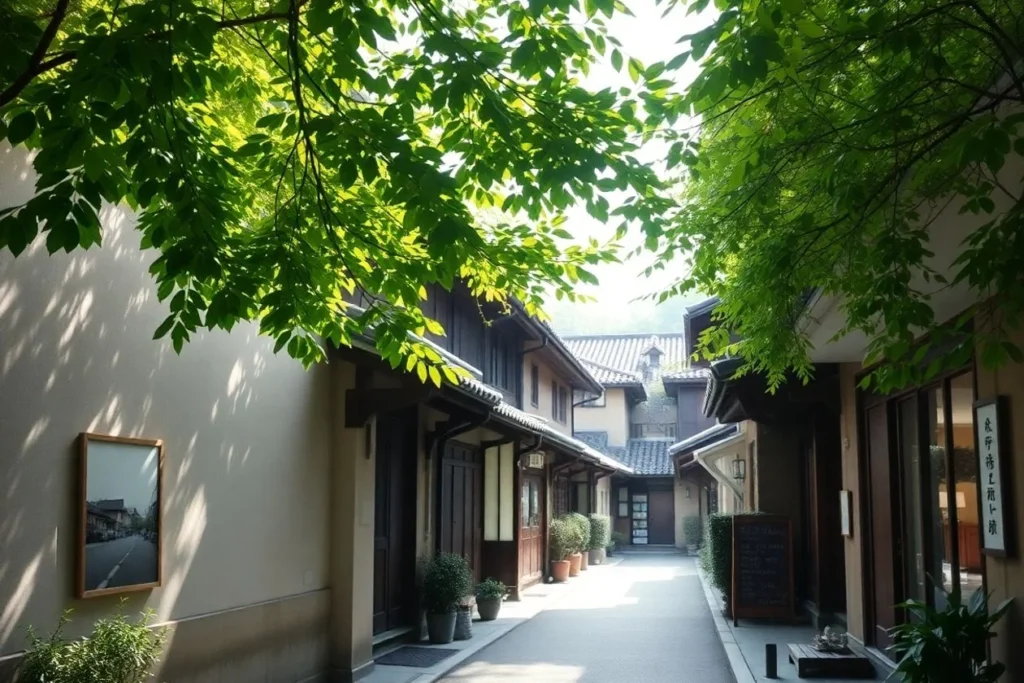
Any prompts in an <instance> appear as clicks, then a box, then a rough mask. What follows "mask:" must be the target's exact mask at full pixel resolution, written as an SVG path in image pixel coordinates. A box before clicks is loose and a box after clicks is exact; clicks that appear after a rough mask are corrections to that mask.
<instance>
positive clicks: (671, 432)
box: [629, 422, 676, 439]
mask: <svg viewBox="0 0 1024 683" xmlns="http://www.w3.org/2000/svg"><path fill="white" fill-rule="evenodd" d="M675 435H676V423H675V422H666V423H661V424H659V423H652V422H634V423H633V424H631V425H629V438H631V439H646V438H650V437H659V436H667V437H672V438H675Z"/></svg>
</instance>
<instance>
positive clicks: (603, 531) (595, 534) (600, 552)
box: [590, 513, 612, 564]
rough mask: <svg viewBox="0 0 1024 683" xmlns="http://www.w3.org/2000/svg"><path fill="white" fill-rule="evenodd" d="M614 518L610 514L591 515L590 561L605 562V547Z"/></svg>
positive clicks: (595, 562) (593, 562)
mask: <svg viewBox="0 0 1024 683" xmlns="http://www.w3.org/2000/svg"><path fill="white" fill-rule="evenodd" d="M611 527H612V520H611V518H610V517H608V515H599V514H596V513H595V514H592V515H590V563H591V564H601V563H602V562H604V553H605V548H606V547H607V546H608V543H609V534H610V532H611Z"/></svg>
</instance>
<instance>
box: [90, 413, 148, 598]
mask: <svg viewBox="0 0 1024 683" xmlns="http://www.w3.org/2000/svg"><path fill="white" fill-rule="evenodd" d="M78 447H79V468H80V470H79V497H78V505H79V519H80V524H79V529H78V552H77V565H78V567H77V568H78V571H77V577H76V586H75V589H76V594H77V595H78V597H80V598H91V597H95V596H100V595H112V594H115V593H127V592H131V591H138V590H146V589H149V588H155V587H157V586H159V585H160V583H161V579H162V563H161V531H162V528H161V526H162V525H161V521H162V520H161V511H162V509H163V456H164V448H163V442H162V441H159V440H150V439H135V438H129V437H122V436H108V435H105V434H90V433H87V432H83V433H82V434H80V435H79V444H78Z"/></svg>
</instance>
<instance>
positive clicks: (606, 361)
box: [564, 333, 686, 373]
mask: <svg viewBox="0 0 1024 683" xmlns="http://www.w3.org/2000/svg"><path fill="white" fill-rule="evenodd" d="M564 341H565V345H566V346H568V347H569V350H570V351H572V352H573V354H575V355H576V357H577V358H584V359H586V360H588V361H590V362H591V363H596V364H598V365H603V366H605V367H607V368H611V369H613V370H617V371H619V372H626V373H636V372H642V371H643V364H644V362H645V358H644V351H646V350H647V349H649V348H650V347H651V346H655V347H657V348H658V349H659V350H660V351H661V352H662V357H661V361H660V362H661V368H662V371H663V372H664V371H671V370H675V369H681V368H683V367H685V366H686V344H685V338H684V336H683V334H682V333H680V334H603V335H589V336H579V337H565V338H564Z"/></svg>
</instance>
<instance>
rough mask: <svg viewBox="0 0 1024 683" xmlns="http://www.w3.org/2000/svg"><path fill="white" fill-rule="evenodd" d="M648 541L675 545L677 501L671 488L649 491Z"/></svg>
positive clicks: (656, 543)
mask: <svg viewBox="0 0 1024 683" xmlns="http://www.w3.org/2000/svg"><path fill="white" fill-rule="evenodd" d="M647 500H648V506H647V511H648V512H647V520H648V521H647V542H648V543H652V544H655V545H675V542H676V524H675V520H676V514H675V509H676V502H675V496H674V494H673V492H672V491H671V489H670V490H667V491H666V490H663V491H659V490H657V489H655V490H651V491H648V492H647Z"/></svg>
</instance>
